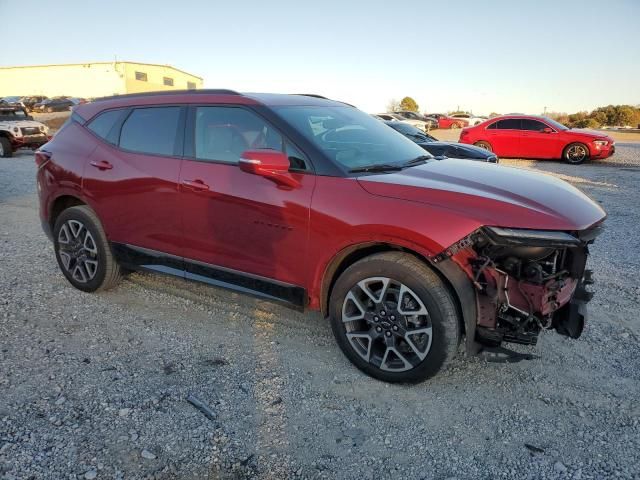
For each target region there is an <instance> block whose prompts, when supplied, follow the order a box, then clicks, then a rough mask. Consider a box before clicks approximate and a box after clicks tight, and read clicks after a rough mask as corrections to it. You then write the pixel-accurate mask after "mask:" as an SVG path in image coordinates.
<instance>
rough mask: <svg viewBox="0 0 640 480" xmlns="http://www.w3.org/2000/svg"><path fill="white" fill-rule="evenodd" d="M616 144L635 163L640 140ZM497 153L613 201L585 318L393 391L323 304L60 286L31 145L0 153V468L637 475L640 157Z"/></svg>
mask: <svg viewBox="0 0 640 480" xmlns="http://www.w3.org/2000/svg"><path fill="white" fill-rule="evenodd" d="M616 157H619V159H622V160H624V161H625V162H627V160H628V163H629V164H636V165H638V164H640V145H636V146H633V145H629V146H627V145H622V144H619V146H618V153H617V154H616ZM616 157H614V158H616ZM504 163H505V164H515V165H517V166H520V167H524V168H537V169H540V170H543V171H546V172H550V173H553V174H554V175H559V176H560V177H561V178H564V179H566V180H569V181H571V182H573V183H574V184H576V185H578V186H579V187H580V188H582V189H584V190H585V191H586V192H587V193H588V194H590V195H591V196H592V197H594V198H596V199H597V200H598V201H600V202H601V203H602V204H603V206H604V208H605V209H606V210H607V211H608V213H609V215H610V217H609V219H608V222H607V225H608V229H607V230H606V232H605V233H604V234H603V235H602V236H601V237H600V238H599V239H598V241H597V243H596V244H595V245H594V247H593V249H592V252H593V258H592V259H591V267H592V268H593V269H594V270H595V280H596V282H597V283H596V289H597V294H596V297H595V298H594V300H593V302H592V303H591V319H590V323H589V326H588V328H587V330H586V332H585V334H584V335H583V336H582V338H580V339H579V340H577V341H574V340H569V339H566V338H564V337H560V336H558V335H556V334H553V333H549V334H545V335H542V336H541V338H540V342H539V344H538V346H536V347H521V348H518V350H520V351H522V352H528V353H530V354H532V355H533V358H532V359H530V360H523V361H521V362H518V363H510V364H504V363H490V362H487V361H484V360H482V359H479V358H464V357H460V358H458V359H457V360H456V361H454V362H453V365H452V366H451V367H450V368H449V369H448V370H447V371H446V372H445V373H443V374H441V375H439V376H437V377H436V378H434V379H432V380H431V381H429V382H426V383H422V384H420V385H415V386H397V385H395V386H394V385H388V384H384V383H381V382H378V381H376V380H373V379H371V378H369V377H366V376H365V375H363V374H361V373H360V372H359V371H357V370H356V369H355V368H354V367H352V366H351V365H350V364H349V363H348V362H347V360H346V359H345V358H344V357H343V356H342V354H341V353H340V352H339V350H338V347H337V346H336V345H335V343H334V341H333V338H332V336H331V332H330V328H329V325H328V323H327V322H326V321H325V320H323V319H322V318H321V317H320V316H319V315H317V314H300V313H297V312H294V311H291V310H289V309H286V308H283V307H280V306H277V305H273V304H269V303H265V302H261V301H257V300H253V299H251V298H248V297H244V296H241V295H237V294H233V293H229V292H227V291H224V290H220V289H216V288H212V287H207V286H203V285H198V284H191V283H186V282H184V281H181V280H178V279H173V278H166V277H161V276H154V275H150V274H139V273H136V274H132V275H130V276H129V277H127V279H126V280H125V281H124V282H123V283H122V284H121V285H120V286H119V287H118V288H116V289H114V290H112V291H109V292H106V293H101V294H96V295H91V294H84V293H81V292H79V291H77V290H74V289H73V288H72V287H71V286H70V285H69V284H68V283H67V282H66V281H65V280H64V278H63V276H62V274H60V273H59V272H58V269H57V265H56V263H55V259H54V256H53V252H52V247H51V245H50V243H49V242H48V240H47V239H46V238H45V236H44V234H43V233H42V232H41V230H40V225H39V220H38V216H37V200H36V193H35V186H34V174H35V167H34V162H33V156H32V155H31V154H27V153H25V154H21V155H19V156H17V157H16V158H13V159H0V258H1V259H2V260H1V262H2V263H1V269H0V292H1V295H0V478H1V479H4V480H8V479H28V478H37V479H39V478H50V479H64V478H76V479H88V480H90V479H92V478H98V479H101V478H109V479H113V478H115V479H119V478H127V479H129V478H156V479H170V478H181V479H196V478H212V479H213V478H233V479H237V478H269V479H283V478H353V479H367V478H371V479H373V478H375V479H384V478H402V479H421V478H424V479H447V478H449V479H450V478H457V479H479V478H480V479H484V478H486V479H495V478H518V479H521V478H522V479H538V478H566V479H569V478H571V479H580V478H583V479H586V478H594V479H595V478H598V479H600V478H627V479H631V478H634V479H638V478H640V406H639V404H638V398H640V388H639V385H640V383H639V380H640V348H639V346H638V339H639V338H640V328H639V326H638V320H637V312H638V307H639V304H640V288H639V287H638V282H637V279H638V277H639V276H640V255H638V253H637V252H638V250H639V249H640V242H639V240H638V239H639V238H640V235H639V233H640V232H639V228H640V227H639V225H640V208H639V207H640V192H639V190H638V188H637V185H638V181H640V168H634V167H620V166H612V165H601V164H600V165H597V166H596V165H584V166H580V167H577V168H576V167H571V166H568V165H564V164H561V163H556V162H531V161H505V162H504ZM189 395H194V396H195V397H197V399H199V400H201V401H202V402H204V403H205V404H206V405H208V406H209V407H210V409H211V410H212V411H213V416H211V417H207V416H205V415H204V414H203V413H202V412H201V411H199V410H198V409H196V408H195V407H194V406H193V405H192V404H190V403H189V402H188V401H187V400H186V398H187V397H188V396H189Z"/></svg>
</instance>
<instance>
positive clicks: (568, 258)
mask: <svg viewBox="0 0 640 480" xmlns="http://www.w3.org/2000/svg"><path fill="white" fill-rule="evenodd" d="M150 107H153V108H150ZM35 161H36V164H37V165H38V169H37V174H36V175H37V191H38V196H39V203H40V219H41V221H42V226H43V229H44V231H45V232H46V233H47V235H48V236H49V238H50V239H51V240H52V241H53V246H54V248H53V251H54V254H55V257H56V260H57V262H58V265H59V268H60V271H61V273H62V274H63V275H64V276H65V278H66V279H67V280H68V281H69V282H70V283H71V284H72V285H73V286H74V287H76V288H78V289H79V290H82V291H86V292H94V291H97V290H100V289H106V288H109V287H113V286H114V285H115V284H117V283H118V281H119V279H120V278H121V275H122V273H123V272H124V269H142V270H150V271H156V272H161V273H164V274H172V275H175V276H177V277H179V278H183V279H188V280H194V281H200V282H205V283H209V284H213V285H217V286H218V287H225V288H230V289H234V290H236V291H240V292H243V293H250V294H253V295H257V296H259V297H262V298H265V299H271V300H277V301H280V302H283V303H286V304H288V305H290V306H292V307H295V308H298V309H311V310H319V311H321V312H322V314H323V316H326V317H328V318H329V321H330V322H331V327H332V330H333V333H334V336H335V338H336V341H337V343H338V345H339V346H340V348H341V349H342V351H343V352H344V354H345V355H346V356H347V357H348V358H349V360H350V361H351V362H353V364H354V365H355V366H357V367H358V368H360V369H362V370H363V371H364V372H366V373H367V374H369V375H371V376H374V377H376V378H378V379H381V380H385V381H390V382H417V381H421V380H424V379H426V378H428V377H431V376H433V375H435V374H436V373H437V372H438V371H440V370H441V369H442V368H443V367H445V366H446V365H447V364H448V363H449V362H450V361H451V360H452V359H453V357H454V356H455V355H456V353H457V352H458V349H459V344H460V342H461V339H462V338H463V336H464V338H466V342H467V343H466V348H467V352H469V353H472V352H477V349H478V348H480V344H481V343H488V344H491V345H497V344H500V343H501V342H503V341H505V342H516V343H524V344H529V345H531V344H535V343H536V341H537V338H538V335H539V334H540V332H541V331H542V330H543V329H555V330H556V331H557V332H558V333H560V334H561V335H566V336H569V337H571V338H577V337H578V336H580V334H581V332H582V329H583V326H584V322H585V319H586V314H587V313H586V304H587V302H588V301H589V299H590V298H591V294H590V292H589V291H587V290H586V288H585V285H586V284H590V283H592V282H591V277H590V275H589V273H590V272H588V271H585V265H586V262H587V253H588V245H589V244H590V243H592V242H593V241H594V239H595V238H596V237H597V235H598V234H599V233H600V232H601V230H602V223H603V221H604V219H605V217H606V214H605V212H604V211H603V210H602V208H601V207H600V206H599V205H598V204H597V203H595V202H594V201H592V200H591V199H589V198H588V197H587V196H586V195H584V194H583V193H581V192H580V191H579V190H578V189H576V188H575V187H573V186H571V185H569V184H568V183H566V182H564V181H562V180H560V179H558V178H555V177H552V176H550V175H544V174H538V173H535V172H533V171H526V170H522V169H516V168H509V167H503V168H500V167H498V166H496V165H487V164H485V163H482V162H468V161H463V160H456V159H449V160H445V161H437V160H434V159H433V157H432V156H431V155H428V154H427V153H426V152H425V151H424V150H423V149H422V148H420V146H418V145H416V144H415V143H414V142H411V141H410V140H409V139H407V138H406V137H404V136H402V135H400V134H398V133H397V132H394V131H393V130H392V129H391V128H389V127H388V126H387V125H385V124H383V123H382V122H380V121H379V120H376V119H374V118H372V117H371V116H370V115H367V114H365V113H364V112H361V111H360V110H358V109H356V108H354V107H352V106H349V105H346V104H344V103H341V102H336V101H332V100H328V99H322V98H316V97H309V96H304V95H277V94H239V93H237V92H233V91H229V90H192V91H190V92H189V93H184V92H163V93H161V94H155V95H149V94H145V95H139V96H138V95H128V96H121V97H114V98H107V99H102V100H98V101H95V102H91V103H87V104H83V105H78V106H77V107H76V108H75V111H74V115H71V117H70V119H69V121H68V123H67V124H66V125H65V126H64V127H63V128H62V129H61V130H59V131H58V133H57V134H56V136H55V137H54V138H53V139H52V140H51V141H50V142H49V143H47V144H46V145H44V146H43V147H42V148H41V149H40V150H39V151H38V152H36V155H35ZM221 335H224V332H221ZM167 341H170V339H167ZM215 341H220V340H219V339H215ZM290 348H300V346H299V345H296V344H292V345H291V346H290ZM247 354H251V351H247Z"/></svg>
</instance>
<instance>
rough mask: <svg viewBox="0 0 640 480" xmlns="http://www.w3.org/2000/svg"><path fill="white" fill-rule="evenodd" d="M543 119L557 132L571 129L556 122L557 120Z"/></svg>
mask: <svg viewBox="0 0 640 480" xmlns="http://www.w3.org/2000/svg"><path fill="white" fill-rule="evenodd" d="M542 118H544V120H545V121H546V122H547V123H548V124H549V125H551V126H552V127H553V128H555V129H556V130H569V127H565V126H564V125H563V124H561V123H560V122H556V121H555V120H553V119H551V118H548V117H542Z"/></svg>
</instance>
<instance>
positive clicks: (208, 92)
mask: <svg viewBox="0 0 640 480" xmlns="http://www.w3.org/2000/svg"><path fill="white" fill-rule="evenodd" d="M216 94H217V95H242V94H241V93H238V92H236V91H235V90H228V89H225V88H201V89H199V90H196V89H191V90H161V91H157V92H140V93H123V94H121V95H109V96H106V97H100V98H96V99H94V100H93V101H94V102H99V101H102V100H116V99H119V98H135V97H156V96H159V95H216Z"/></svg>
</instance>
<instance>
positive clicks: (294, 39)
mask: <svg viewBox="0 0 640 480" xmlns="http://www.w3.org/2000/svg"><path fill="white" fill-rule="evenodd" d="M23 3H24V2H20V1H18V2H16V1H14V0H0V18H2V19H12V18H13V19H24V18H25V17H24V15H25V12H24V4H23ZM29 12H31V13H30V14H29V15H28V17H29V20H28V21H27V22H26V23H25V22H24V21H21V20H19V21H15V22H14V21H9V22H5V21H3V22H2V23H3V27H2V30H3V35H2V38H3V39H4V43H5V48H3V49H2V53H1V54H0V66H12V65H38V64H53V63H87V62H92V61H111V60H113V59H114V58H117V59H118V60H130V61H137V62H145V63H159V64H169V65H172V66H175V67H177V68H179V69H182V70H185V71H187V72H189V73H192V74H195V75H198V76H200V77H203V78H204V84H205V87H209V88H231V89H234V90H238V91H241V92H242V91H247V92H276V93H317V94H320V95H324V96H327V97H330V98H333V99H336V100H342V101H345V102H348V103H351V104H354V105H356V106H357V107H359V108H361V109H363V110H365V111H367V112H370V113H375V112H379V111H384V110H386V107H387V105H388V104H389V102H390V100H391V99H397V100H399V99H401V98H402V97H404V96H411V97H413V98H414V99H415V100H416V101H417V102H418V104H419V106H420V110H421V111H423V112H429V113H436V112H447V111H451V110H456V109H458V108H460V109H463V110H467V111H472V112H473V113H475V114H489V113H491V112H497V113H509V112H522V113H533V114H536V113H542V112H543V111H544V109H545V107H546V110H547V111H556V112H569V113H571V112H575V111H580V110H591V109H593V108H595V107H598V106H602V105H608V104H632V105H637V104H640V0H609V1H602V0H597V1H596V0H583V1H573V0H565V1H555V0H536V1H523V0H509V1H502V0H495V1H491V0H484V1H483V0H455V1H442V0H441V1H438V2H434V1H429V0H421V1H414V0H405V1H403V2H398V1H390V0H380V1H378V0H369V1H361V0H339V1H337V0H323V1H317V0H316V1H313V2H307V1H304V0H281V1H280V0H270V1H265V0H235V1H229V0H223V1H221V0H208V1H207V0H202V1H199V0H182V1H179V2H176V1H172V2H167V1H161V0H156V1H147V0H128V1H123V0H108V1H97V0H82V1H80V0H56V1H47V0H32V1H31V2H30V3H29ZM34 12H37V15H35V14H34ZM7 45H13V47H14V48H6V47H7Z"/></svg>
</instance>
